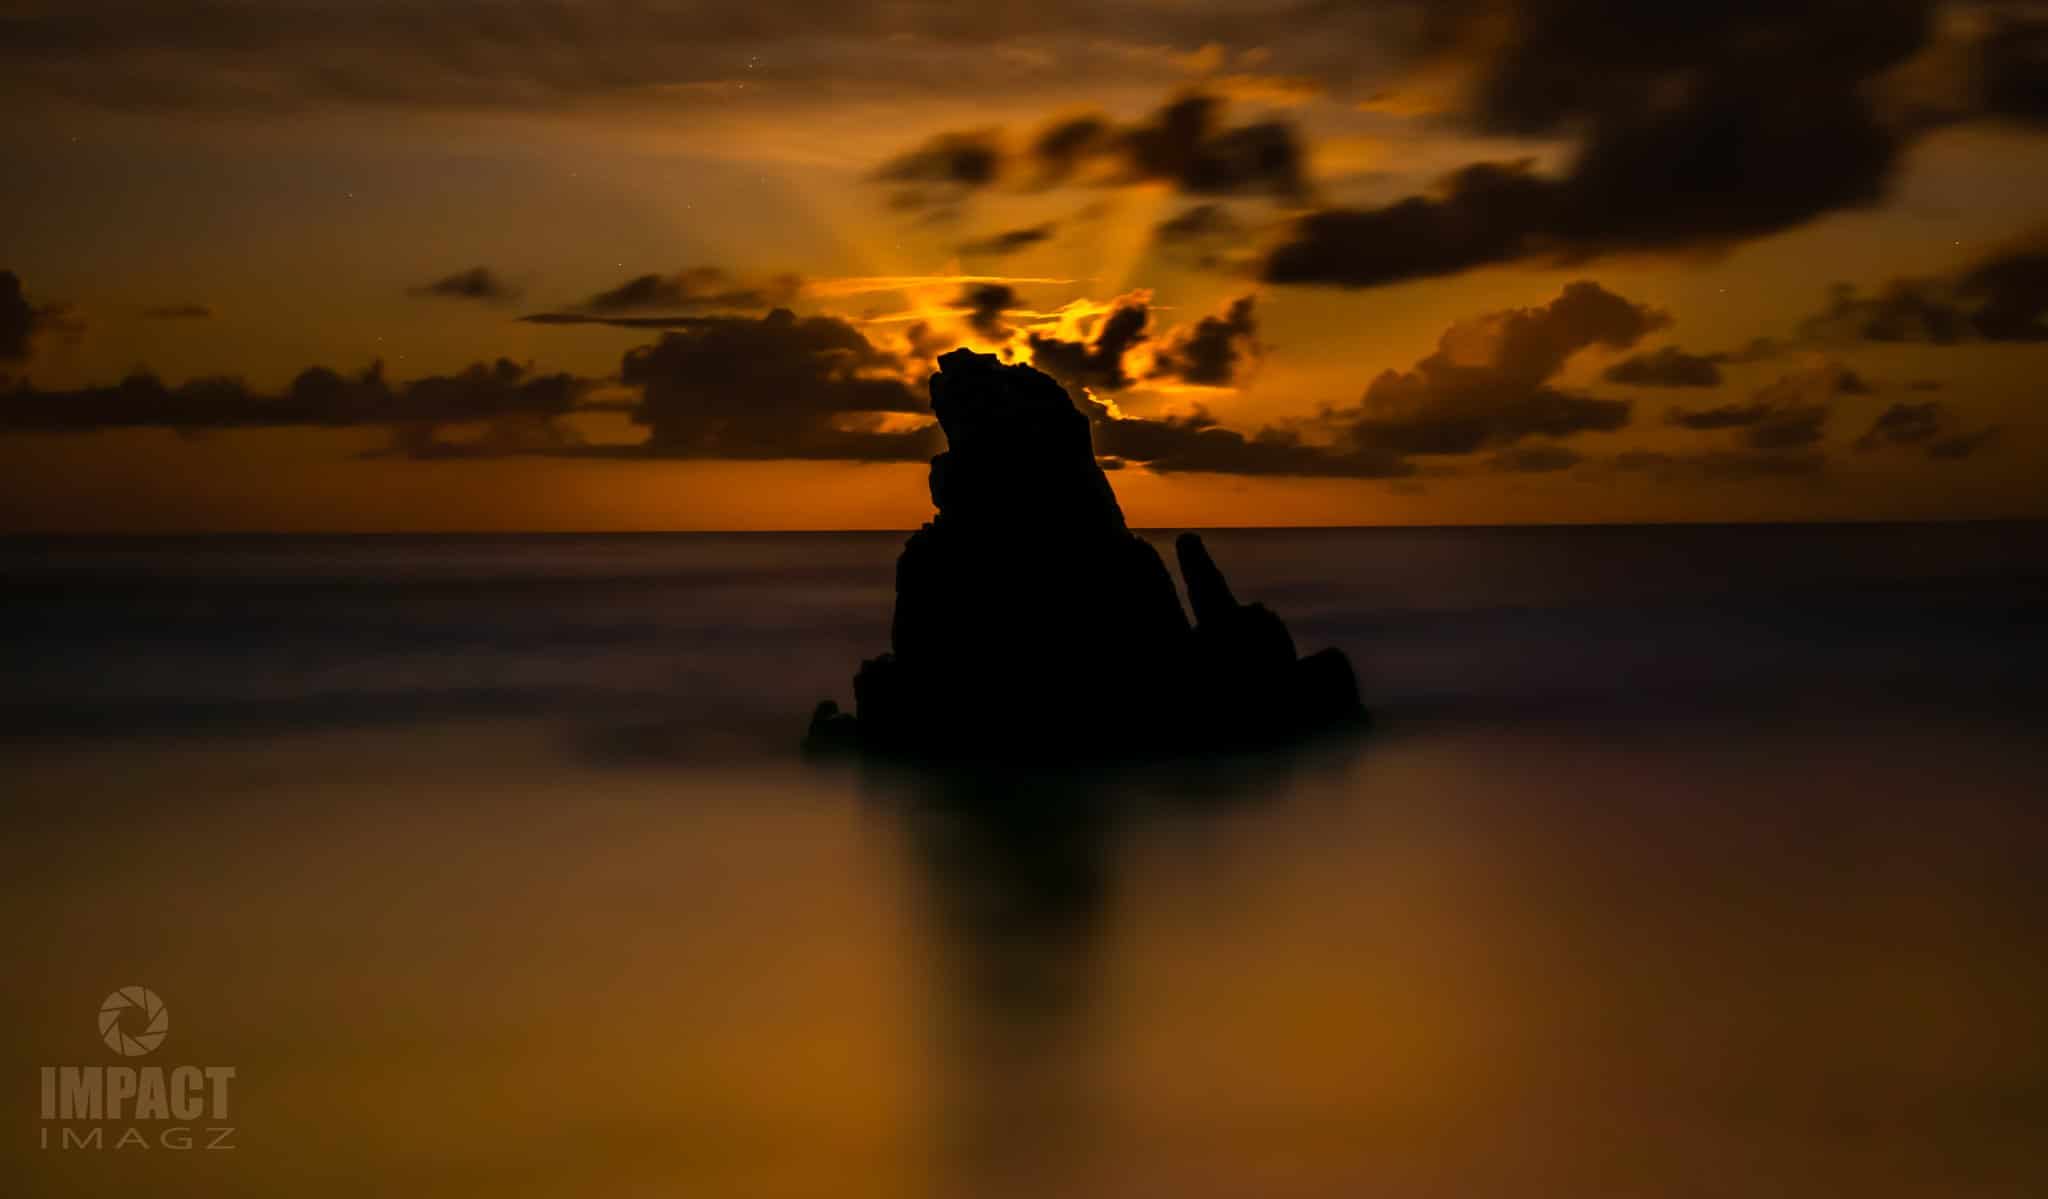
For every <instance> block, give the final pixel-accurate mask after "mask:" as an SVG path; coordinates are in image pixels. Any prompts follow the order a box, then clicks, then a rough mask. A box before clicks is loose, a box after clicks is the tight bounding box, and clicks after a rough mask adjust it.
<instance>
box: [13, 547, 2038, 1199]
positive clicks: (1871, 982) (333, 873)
mask: <svg viewBox="0 0 2048 1199" xmlns="http://www.w3.org/2000/svg"><path fill="white" fill-rule="evenodd" d="M1207 536H1208V540H1209V542H1210V545H1211V548H1212V550H1213V551H1214V554H1215V556H1216V558H1217V560H1218V562H1219V563H1220V564H1221V565H1222V566H1223V567H1224V569H1225V570H1226V571H1227V572H1228V573H1229V574H1230V577H1231V580H1232V583H1233V585H1234V587H1235V588H1236V590H1237V592H1238V594H1239V596H1240V598H1244V599H1258V600H1262V601H1264V602H1266V603H1267V604H1268V605H1269V606H1271V607H1273V608H1274V609H1276V610H1277V611H1279V612H1280V613H1281V615H1282V616H1284V617H1285V618H1286V619H1287V620H1288V622H1289V624H1290V626H1291V627H1292V628H1293V630H1294V633H1295V638H1296V641H1297V643H1298V644H1299V645H1300V646H1301V647H1303V648H1304V649H1305V650H1306V649H1312V648H1316V647H1319V646H1322V645H1329V644H1335V645H1340V646H1342V647H1343V648H1344V649H1345V650H1347V651H1348V652H1349V653H1350V655H1351V657H1352V660H1353V662H1354V663H1356V664H1357V666H1358V668H1359V673H1360V677H1361V683H1362V686H1363V688H1364V691H1365V693H1366V698H1367V702H1368V703H1369V704H1370V705H1371V706H1372V707H1373V708H1374V710H1375V712H1376V714H1377V716H1378V717H1379V723H1378V726H1377V727H1376V729H1375V731H1374V733H1373V735H1372V736H1371V737H1370V738H1369V739H1367V740H1366V741H1365V742H1364V743H1363V744H1360V745H1356V746H1349V747H1323V748H1319V749H1318V750H1316V751H1315V752H1313V753H1308V754H1304V755H1300V756H1297V757H1294V758H1292V759H1289V760H1286V761H1270V760H1268V761H1257V762H1244V763H1235V764H1229V765H1226V766H1221V767H1218V766H1213V765H1211V766H1205V767H1203V768H1201V769H1199V770H1184V771H1171V770H1169V771H1154V772H1149V773H1146V774H1142V775H1137V774H1133V775H1123V776H1114V777H1101V776H1098V777H1091V778H1085V779H1081V778H1073V779H1057V780H1050V779H1034V780H990V779H982V780H971V781H970V780H960V779H935V778H931V777H928V776H918V775H906V774H900V773H891V772H884V771H878V770H863V769H859V768H855V767H851V766H846V765H817V764H811V763H806V762H805V761H803V760H802V759H800V758H799V757H798V756H797V754H796V747H797V743H798V741H799V739H800V737H801V735H802V731H803V726H804V723H805V721H806V718H807V716H808V713H809V710H810V708H811V706H812V705H813V704H814V703H815V702H816V701H817V700H819V699H821V698H826V697H833V698H837V699H839V700H840V701H841V702H842V703H845V702H847V701H850V699H851V688H850V682H849V681H850V677H851V675H852V672H853V670H854V668H855V667H856V666H857V665H858V662H859V659H860V658H861V657H862V656H865V655H870V654H873V653H875V652H878V651H880V650H881V649H883V648H884V647H885V646H886V643H887V629H888V619H889V608H890V603H891V582H892V567H893V561H894V555H895V552H896V548H897V547H898V545H899V544H900V542H901V534H830V535H811V534H802V535H676V536H627V537H612V536H574V537H552V536H551V537H469V536H463V537H290V538H204V539H109V540H92V539H83V540H81V539H71V540H21V539H16V540H5V541H0V580H4V585H0V629H4V630H5V632H4V633H0V794H4V800H0V803H4V808H0V819H4V824H0V841H4V842H5V845H6V850H5V855H4V859H0V861H4V864H5V870H4V872H0V895H4V897H5V900H6V910H7V912H8V914H9V917H10V918H9V920H8V921H7V924H6V942H7V948H8V950H9V951H10V952H9V955H8V956H9V960H10V968H9V970H8V972H7V978H8V981H9V983H10V985H9V986H8V987H6V988H4V989H0V990H4V995H0V1022H4V1024H5V1026H6V1028H7V1030H8V1031H7V1034H6V1036H5V1038H4V1044H5V1045H6V1047H7V1048H6V1054H5V1058H4V1060H0V1071H4V1073H0V1082H5V1083H6V1085H4V1086H0V1093H4V1094H6V1095H7V1096H9V1099H8V1101H7V1103H6V1104H5V1105H4V1106H0V1119H4V1120H6V1121H7V1122H9V1124H10V1125H11V1127H9V1128H7V1129H5V1130H0V1131H4V1133H5V1135H4V1137H0V1145H4V1146H5V1148H4V1149H0V1159H4V1160H0V1171H4V1176H5V1177H6V1178H7V1179H8V1180H9V1181H8V1184H7V1186H6V1187H5V1188H4V1189H5V1190H6V1193H8V1194H10V1195H12V1194H22V1195H44V1194H107V1193H113V1192H114V1191H115V1190H116V1188H120V1189H122V1190H124V1191H126V1192H127V1193H147V1194H153V1195H168V1196H185V1195H191V1196H198V1195H208V1196H212V1195H226V1194H249V1195H279V1194H291V1195H294V1196H324V1195H336V1196H340V1195H348V1196H359V1195H362V1194H366V1193H374V1194H394V1195H435V1196H439V1195H449V1196H469V1195H479V1196H482V1195H490V1196H499V1195H534V1196H565V1197H566V1196H578V1197H583V1196H593V1195H603V1196H608V1197H610V1196H641V1195H664V1196H667V1195H675V1196H696V1195H749V1196H752V1195H783V1194H788V1195H831V1196H835V1197H839V1199H846V1197H851V1196H863V1195H876V1196H902V1195H944V1196H952V1195H961V1196H981V1195H1007V1194H1017V1195H1033V1196H1047V1195H1152V1194H1187V1195H1211V1194H1214V1195H1258V1196H1283V1195H1343V1196H1351V1195H1364V1194H1382V1195H1397V1196H1435V1195H1445V1196H1450V1195H1472V1196H1521V1195H1529V1196H1547V1195H1573V1196H1600V1195H1617V1196H1619V1195H1627V1196H1638V1195H1645V1196H1665V1195H1668V1196H1703V1197H1704V1196H1717V1197H1719V1196H1743V1195H1759V1196H1762V1195H1771V1196H1778V1195H1822V1196H1826V1195H1855V1196H1858V1197H1859V1199H1865V1197H1882V1196H1892V1195H1926V1196H1937V1195H1938V1196H1974V1195H1985V1196H1991V1195H1998V1196H2006V1195H2013V1196H2018V1195H2035V1194H2042V1193H2048V1153H2044V1152H2043V1150H2042V1146H2043V1145H2044V1144H2048V1015H2044V1012H2048V952H2044V948H2043V947H2044V946H2048V890H2044V888H2043V886H2042V883H2041V879H2042V868H2043V865H2042V864H2043V863H2044V862H2048V799H2044V796H2048V738H2044V737H2043V735H2042V730H2043V717H2044V715H2048V682H2044V678H2048V675H2044V672H2048V552H2044V551H2048V526H2042V525H2030V524H2003V525H1959V526H1853V527H1821V526H1788V527H1689V528H1669V527H1659V528H1626V527H1625V528H1573V529H1479V530H1392V529H1389V530H1330V531H1278V530H1244V531H1222V532H1216V533H1211V534H1208V535H1207ZM1170 540H1171V534H1170V533H1161V534H1159V535H1158V541H1159V543H1160V544H1161V546H1162V548H1167V547H1168V543H1169V542H1170ZM1168 556H1169V559H1170V557H1171V555H1170V553H1169V555H1168ZM1119 693H1120V687H1119V680H1118V679H1117V678H1116V677H1115V676H1114V674H1111V673H1107V672H1106V673H1105V674H1104V675H1103V677H1102V678H1101V679H1100V680H1099V685H1098V686H1097V687H1095V688H1094V689H1093V692H1092V699H1091V701H1090V702H1092V703H1094V704H1096V705H1097V706H1098V707H1099V709H1100V719H1102V720H1103V721H1105V722H1110V723H1114V722H1115V721H1117V720H1118V719H1120V718H1121V717H1123V716H1124V715H1125V713H1124V712H1123V710H1122V709H1121V708H1120V706H1119V704H1120V695H1119ZM128 985H141V986H146V987H148V988H150V989H151V990H152V991H154V992H156V993H157V994H158V995H160V996H161V997H162V1000H163V1002H164V1004H165V1005H166V1008H167V1010H168V1013H169V1028H170V1032H169V1035H168V1037H167V1039H166V1040H165V1042H164V1044H163V1045H162V1046H161V1047H160V1048H158V1049H157V1050H155V1051H154V1052H153V1053H152V1054H150V1055H148V1056H146V1057H142V1058H127V1059H124V1058H119V1057H116V1056H114V1054H113V1053H112V1052H110V1050H109V1049H108V1048H107V1046H106V1045H104V1044H103V1043H102V1041H101V1038H100V1030H99V1028H98V1026H97V1024H96V1018H97V1012H98V1009H99V1007H100V1005H101V1001H102V1000H103V998H104V997H105V996H107V995H108V993H109V992H111V991H113V990H114V989H115V988H117V987H122V986H128ZM115 1064H126V1065H135V1066H147V1065H151V1064H162V1065H165V1066H173V1065H178V1064H197V1065H213V1064H226V1065H232V1066H234V1067H235V1068H236V1071H237V1075H236V1080H235V1084H234V1087H235V1090H234V1095H233V1108H232V1110H231V1112H230V1113H229V1118H228V1119H227V1123H228V1124H230V1125H232V1126H233V1127H234V1128H235V1129H236V1132H235V1134H234V1138H233V1141H232V1143H233V1144H235V1145H236V1146H237V1147H236V1148H235V1149H233V1150H216V1151H205V1150H203V1149H201V1148H198V1147H196V1146H195V1148H192V1149H189V1150H185V1149H179V1148H176V1147H175V1143H176V1141H177V1139H178V1138H176V1137H170V1138H168V1140H170V1141H171V1142H172V1144H170V1145H167V1144H166V1143H165V1142H166V1140H167V1138H166V1136H165V1133H166V1126H167V1125H175V1124H177V1123H178V1121H176V1120H175V1119H173V1120H169V1121H163V1120H141V1121H132V1120H124V1121H120V1122H110V1121H103V1122H101V1123H103V1124H104V1125H105V1127H104V1129H103V1137H102V1144H103V1147H101V1148H92V1147H89V1146H88V1147H77V1146H76V1145H75V1144H73V1146H72V1147H69V1148H67V1147H65V1145H66V1142H64V1141H63V1140H61V1139H60V1138H59V1137H58V1136H57V1135H56V1133H55V1132H53V1131H52V1130H53V1129H57V1128H59V1125H57V1124H53V1123H49V1122H45V1121H43V1120H42V1119H40V1112H39V1110H38V1092H37V1085H38V1083H37V1080H38V1070H39V1068H40V1067H42V1066H63V1065H81V1066H83V1065H100V1066H104V1065H115ZM8 1079H11V1080H12V1081H11V1082H6V1080H8ZM206 1123H207V1124H209V1125H210V1124H211V1123H213V1122H212V1121H208V1122H206ZM70 1127H72V1128H73V1129H74V1131H76V1132H78V1133H83V1132H87V1131H90V1127H89V1126H88V1125H87V1124H74V1125H71V1126H70ZM130 1128H135V1129H139V1130H140V1133H141V1134H142V1135H141V1136H140V1138H139V1139H141V1140H142V1141H144V1142H146V1144H145V1145H141V1146H138V1145H136V1144H135V1143H134V1140H133V1139H131V1140H130V1141H129V1142H128V1144H127V1146H126V1147H125V1148H119V1149H117V1148H116V1147H115V1143H116V1141H117V1140H118V1139H119V1138H120V1137H121V1136H122V1134H123V1133H125V1132H127V1131H128V1130H129V1129H130ZM198 1143H199V1144H203V1143H204V1138H201V1139H200V1141H199V1142H198ZM45 1146H47V1147H45Z"/></svg>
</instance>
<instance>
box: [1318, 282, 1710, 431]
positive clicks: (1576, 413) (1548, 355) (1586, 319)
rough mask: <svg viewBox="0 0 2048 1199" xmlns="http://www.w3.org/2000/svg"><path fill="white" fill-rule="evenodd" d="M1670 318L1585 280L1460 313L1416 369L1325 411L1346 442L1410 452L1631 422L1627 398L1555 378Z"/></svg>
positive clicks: (1387, 374)
mask: <svg viewBox="0 0 2048 1199" xmlns="http://www.w3.org/2000/svg"><path fill="white" fill-rule="evenodd" d="M1669 323H1670V318H1669V317H1668V316H1666V315H1665V314H1663V313H1661V312H1658V311H1656V310H1654V309H1651V308H1647V307H1645V306H1643V305H1640V304H1634V303H1631V302H1630V301H1628V300H1625V299H1623V298H1622V297H1620V296H1618V295H1615V294H1614V293H1613V292H1610V291H1608V290H1607V289H1605V288H1603V287H1601V286H1600V285H1599V284H1597V283H1592V282H1589V281H1580V282H1577V283H1573V284H1570V285H1569V286H1567V287H1566V288H1565V289H1564V291H1563V293H1562V294H1560V295H1559V296H1558V297H1557V298H1556V299H1555V300H1552V301H1551V302H1550V303H1549V304H1546V305H1544V306H1542V307H1540V308H1511V309H1507V310H1504V311H1501V312H1495V313H1490V314H1488V315H1486V316H1483V317H1478V318H1475V319H1472V320H1468V321H1461V322H1459V323H1458V324H1456V325H1454V326H1452V327H1451V329H1450V330H1449V331H1447V332H1446V333H1445V334H1444V336H1443V338H1442V339H1441V340H1440V341H1439V343H1438V348H1437V351H1436V353H1434V354H1431V355H1430V356H1429V357H1427V358H1424V359H1422V360H1421V361H1420V362H1417V363H1416V364H1415V366H1414V368H1413V369H1411V370H1406V371H1391V370H1389V371H1384V372H1382V373H1381V374H1380V375H1379V377H1378V378H1376V379H1374V380H1373V381H1372V383H1371V385H1370V386H1368V387H1367V388H1366V391H1365V398H1364V400H1363V402H1362V403H1361V404H1360V405H1359V406H1358V407H1356V408H1352V409H1346V410H1341V411H1337V412H1332V413H1329V414H1326V416H1325V420H1326V421H1328V422H1331V423H1334V424H1335V425H1337V426H1338V427H1339V428H1340V429H1341V431H1342V438H1341V439H1342V440H1343V441H1344V442H1345V443H1346V444H1349V445H1352V446H1355V447H1358V448H1361V449H1367V450H1376V451H1386V452H1391V453H1397V454H1404V455H1435V454H1466V453H1471V452H1473V451H1476V450H1481V449H1485V448H1488V447H1501V446H1509V445H1513V444H1514V443H1516V442H1518V441H1520V440H1522V439H1523V438H1527V437H1537V436H1542V437H1567V436H1570V435H1572V434H1575V433H1586V432H1600V431H1607V430H1613V429H1619V428H1621V427H1622V426H1623V425H1626V424H1627V423H1628V419H1629V413H1630V410H1631V406H1630V404H1629V403H1628V401H1626V400H1609V399H1601V398H1598V397H1594V396H1588V395H1580V394H1577V393H1573V392H1568V391H1563V390H1561V389H1559V388H1556V387H1554V386H1551V385H1550V380H1551V379H1552V378H1553V377H1554V376H1556V375H1557V373H1558V372H1559V371H1560V370H1562V369H1563V368H1564V364H1565V362H1566V361H1567V360H1568V359H1570V358H1571V357H1572V356H1573V355H1574V354H1576V353H1578V352H1579V351H1581V350H1585V349H1589V348H1591V347H1594V346H1604V347H1606V348H1608V349H1613V350H1625V349H1628V348H1630V347H1631V346H1633V345H1635V344H1636V342H1638V341H1640V340H1641V339H1642V338H1643V337H1644V336H1646V335H1647V334H1649V333H1651V332H1654V331H1655V330H1657V329H1661V328H1663V327H1665V326H1666V325H1668V324H1669Z"/></svg>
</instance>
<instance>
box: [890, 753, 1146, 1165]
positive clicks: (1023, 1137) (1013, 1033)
mask: <svg viewBox="0 0 2048 1199" xmlns="http://www.w3.org/2000/svg"><path fill="white" fill-rule="evenodd" d="M924 783H925V785H924V786H923V787H922V788H921V789H914V790H913V792H912V793H911V794H912V795H913V796H915V798H908V797H906V798H905V800H904V806H903V807H902V809H901V814H902V816H903V818H904V821H905V831H906V832H907V833H908V835H909V846H910V850H911V854H912V860H913V865H914V867H915V869H916V873H917V877H918V882H919V885H920V889H921V891H922V892H923V896H924V902H923V904H922V906H923V907H924V909H925V910H926V911H927V913H928V914H929V915H930V917H931V919H932V921H933V924H934V926H935V932H936V934H937V935H936V936H935V937H934V946H935V950H936V954H937V957H936V960H935V963H934V964H935V966H936V968H937V971H938V976H939V980H940V984H941V985H940V988H939V991H938V992H937V993H936V994H935V995H934V997H933V998H934V1000H935V1001H936V1002H937V1005H938V1006H937V1008H936V1010H935V1012H934V1020H933V1031H934V1034H935V1037H936V1044H935V1049H936V1050H937V1052H938V1054H939V1062H938V1066H939V1072H938V1075H937V1082H938V1088H939V1089H938V1092H937V1094H936V1096H935V1098H936V1100H937V1103H938V1110H937V1111H936V1112H935V1113H934V1115H935V1118H936V1119H937V1121H938V1126H939V1130H940V1150H941V1154H942V1160H941V1161H940V1162H939V1163H937V1164H938V1166H939V1168H940V1170H941V1172H942V1174H943V1175H945V1176H946V1181H947V1183H948V1185H947V1186H945V1187H942V1188H941V1193H962V1194H965V1193H973V1194H991V1195H1011V1194H1015V1195H1032V1196H1038V1195H1054V1194H1062V1193H1067V1192H1068V1191H1070V1190H1071V1188H1070V1187H1068V1186H1066V1185H1063V1183H1064V1181H1066V1180H1071V1179H1072V1178H1074V1177H1076V1176H1078V1175H1079V1174H1081V1173H1084V1172H1085V1163H1087V1162H1089V1161H1090V1160H1091V1158H1093V1156H1094V1155H1095V1151H1096V1149H1097V1147H1098V1146H1100V1145H1101V1144H1103V1143H1104V1138H1105V1137H1107V1136H1109V1135H1111V1130H1112V1129H1113V1127H1114V1124H1115V1121H1114V1119H1113V1117H1112V1113H1110V1112H1109V1111H1108V1094H1107V1090H1106V1088H1105V1086H1104V1083H1103V1080H1102V1079H1101V1078H1100V1077H1099V1071H1100V1069H1101V1066H1102V1062H1103V1060H1104V1055H1103V1053H1102V1052H1101V1048H1100V1045H1099V1043H1098V1035H1099V1033H1100V1030H1101V1026H1102V1021H1103V1012H1102V1010H1101V1002H1102V997H1103V996H1102V992H1103V982H1102V978H1101V973H1102V970H1103V967H1104V960H1103V959H1104V954H1103V942H1104V932H1105V923H1106V921H1107V918H1108V915H1109V907H1110V904H1111V903H1112V901H1113V898H1114V895H1113V888H1114V883H1115V878H1114V869H1113V867H1114V859H1115V841H1116V838H1117V836H1118V830H1117V827H1116V820H1117V816H1116V814H1117V812H1118V811H1119V810H1120V808H1119V805H1117V804H1116V803H1113V802H1108V800H1109V798H1110V797H1109V796H1107V795H1106V794H1104V793H1098V792H1097V791H1096V789H1095V788H1094V787H1091V786H1089V785H1087V784H1086V783H1085V782H1083V781H1081V780H1072V779H1067V780H1058V781H1053V780H1030V781H1018V780H1016V779H1014V778H998V777H995V776H993V775H989V776H982V777H975V776H971V775H964V774H963V775H955V776H948V777H944V778H929V777H928V778H926V779H925V780H924ZM955 1183H957V1184H958V1185H960V1186H964V1187H968V1188H970V1189H968V1190H959V1191H957V1192H956V1191H955V1190H954V1189H952V1184H955Z"/></svg>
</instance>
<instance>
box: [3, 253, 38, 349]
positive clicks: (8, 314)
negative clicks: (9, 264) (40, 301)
mask: <svg viewBox="0 0 2048 1199" xmlns="http://www.w3.org/2000/svg"><path fill="white" fill-rule="evenodd" d="M35 328H36V310H35V307H34V306H33V305H31V304H30V303H29V302H28V296H27V294H26V293H24V292H23V291H22V290H21V279H20V278H19V277H18V276H16V275H15V273H14V272H13V271H0V362H20V361H22V360H23V359H25V358H27V357H28V348H29V335H30V334H31V333H34V332H35Z"/></svg>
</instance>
